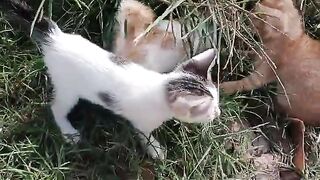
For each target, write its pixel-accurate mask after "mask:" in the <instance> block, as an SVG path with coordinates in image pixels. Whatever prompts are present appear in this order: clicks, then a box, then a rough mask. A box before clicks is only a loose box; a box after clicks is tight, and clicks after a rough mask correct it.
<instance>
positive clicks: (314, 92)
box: [220, 0, 320, 170]
mask: <svg viewBox="0 0 320 180" xmlns="http://www.w3.org/2000/svg"><path fill="white" fill-rule="evenodd" d="M254 12H255V13H256V15H257V16H255V15H252V17H251V20H252V22H253V25H254V28H255V30H256V31H257V33H258V34H259V36H260V37H261V40H262V43H263V46H264V52H265V54H266V55H267V56H263V53H261V54H260V57H258V56H257V57H256V58H255V59H256V60H257V61H256V63H255V72H253V73H252V74H251V75H249V76H248V77H245V78H243V79H241V80H239V81H230V82H224V83H222V84H221V86H220V88H221V89H223V90H224V92H226V93H228V94H232V93H235V92H237V91H239V92H241V91H248V90H253V89H256V88H259V87H261V86H263V85H265V84H267V83H270V82H272V81H277V82H278V87H277V89H278V90H277V91H278V95H277V103H278V105H279V110H281V111H282V112H284V113H286V114H287V115H288V116H289V117H291V118H292V119H291V120H293V123H292V125H294V126H295V128H297V127H300V128H299V129H298V131H296V132H297V133H298V134H299V133H300V135H301V136H303V132H304V125H303V123H305V124H308V125H314V126H319V125H320V42H319V41H316V40H313V39H311V38H310V37H309V36H308V35H307V34H306V33H305V30H304V26H303V23H302V21H301V19H302V17H301V16H300V14H299V12H298V10H297V9H296V8H295V7H294V5H293V2H292V0H281V1H280V0H262V1H260V3H258V4H256V6H255V8H254ZM259 12H261V14H258V13H259ZM267 57H269V58H267ZM273 63H274V64H273ZM301 121H303V123H302V122H301ZM300 135H297V137H300ZM299 139H300V140H299ZM294 142H295V143H296V146H297V147H296V148H297V149H296V155H295V158H294V163H295V165H296V168H297V169H299V170H303V169H304V151H303V149H304V147H303V146H304V142H303V138H298V140H294Z"/></svg>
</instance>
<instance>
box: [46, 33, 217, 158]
mask: <svg viewBox="0 0 320 180" xmlns="http://www.w3.org/2000/svg"><path fill="white" fill-rule="evenodd" d="M47 40H48V43H44V44H43V46H42V49H43V54H44V61H45V63H46V65H47V67H48V73H49V74H50V76H51V79H52V82H53V84H54V87H55V98H54V101H53V104H52V112H53V115H54V118H55V121H56V123H57V125H58V126H59V128H60V130H61V132H62V134H63V135H64V136H65V137H66V139H67V140H72V141H75V142H77V141H79V133H78V131H77V130H76V129H74V128H73V127H72V125H71V124H70V122H69V121H68V120H67V114H68V113H69V111H70V110H71V108H72V107H73V106H74V105H75V104H76V103H77V101H78V99H79V98H83V99H87V100H89V101H91V102H92V103H95V104H98V105H101V106H102V107H105V108H107V109H110V110H112V111H113V112H115V113H116V114H119V115H121V116H123V117H125V118H127V119H128V120H129V121H130V122H131V123H132V124H133V126H134V127H135V128H137V129H138V130H139V131H141V133H143V136H142V135H141V136H140V138H141V142H142V143H143V144H145V145H146V148H147V151H148V153H149V154H150V155H151V156H152V157H153V158H156V157H158V158H164V152H163V151H162V149H161V148H160V147H155V148H153V146H159V145H160V144H159V142H157V141H156V140H155V139H154V138H153V137H152V135H151V132H152V131H153V130H154V129H156V128H158V127H159V126H160V125H161V124H162V123H163V122H164V121H166V120H169V119H170V118H172V117H174V116H176V113H175V112H174V111H173V110H172V109H171V108H170V106H169V103H168V100H167V95H166V89H165V88H166V87H165V85H166V83H167V82H168V81H169V80H171V79H174V78H178V77H180V76H182V75H183V73H182V72H172V73H169V74H160V73H157V72H154V71H151V70H147V69H145V68H143V67H141V66H139V65H136V64H133V63H131V64H127V65H120V66H119V65H117V64H115V63H113V62H112V61H111V60H110V57H111V56H113V54H111V53H109V52H107V51H105V50H103V49H101V48H100V47H98V46H97V45H95V44H93V43H91V42H90V41H88V40H86V39H84V38H82V37H81V36H79V35H72V34H66V33H63V32H61V31H60V29H59V28H58V27H56V28H55V29H54V30H53V31H52V33H51V34H49V37H48V39H47ZM100 92H105V93H107V94H109V95H111V96H112V97H115V99H116V103H115V104H113V105H112V106H107V105H106V103H105V102H103V101H102V100H101V99H100V98H99V96H98V93H100ZM213 93H216V92H214V91H213ZM216 95H217V94H215V96H216ZM186 103H188V102H186ZM212 103H213V106H212V107H210V110H209V113H212V114H210V115H205V116H204V117H206V118H210V119H206V121H209V120H210V121H211V120H213V119H214V118H215V117H217V116H219V114H220V110H219V107H218V102H215V101H212ZM205 114H207V113H205ZM190 122H202V120H201V121H200V120H199V121H195V120H194V121H192V120H190ZM149 136H150V139H152V142H151V145H152V146H151V145H148V143H147V142H148V138H147V137H149Z"/></svg>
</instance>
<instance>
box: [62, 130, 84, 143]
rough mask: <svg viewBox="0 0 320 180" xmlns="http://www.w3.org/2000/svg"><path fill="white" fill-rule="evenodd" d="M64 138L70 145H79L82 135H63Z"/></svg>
mask: <svg viewBox="0 0 320 180" xmlns="http://www.w3.org/2000/svg"><path fill="white" fill-rule="evenodd" d="M63 138H64V140H65V141H66V143H68V144H77V143H78V142H79V141H80V138H81V136H80V133H79V132H77V133H73V134H63Z"/></svg>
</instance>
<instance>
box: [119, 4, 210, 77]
mask: <svg viewBox="0 0 320 180" xmlns="http://www.w3.org/2000/svg"><path fill="white" fill-rule="evenodd" d="M155 19H156V15H155V13H154V12H153V10H152V9H151V8H150V7H148V6H146V5H144V4H142V3H141V2H139V1H136V0H123V1H122V2H121V4H120V9H119V12H118V17H117V20H118V23H119V24H118V27H117V28H118V29H117V33H116V38H115V45H114V53H115V54H116V55H118V56H121V57H125V58H126V59H128V60H130V61H133V62H135V63H138V64H140V65H142V66H144V67H145V68H147V69H150V70H153V71H157V72H161V73H163V72H170V71H172V70H173V69H174V68H175V67H176V66H177V65H178V64H179V63H181V62H182V61H184V60H186V59H187V58H188V52H190V47H189V46H188V45H187V43H184V42H183V39H182V35H183V33H182V32H183V27H182V25H181V24H180V23H179V22H178V21H175V20H172V21H169V20H162V21H160V22H159V23H158V24H157V25H156V26H155V27H154V28H152V29H151V30H150V31H149V32H148V33H147V34H146V35H145V36H143V37H141V38H139V40H138V41H137V42H134V40H135V39H136V38H137V37H138V36H139V35H140V34H141V33H143V32H144V31H145V30H146V29H147V27H148V26H149V25H150V24H152V23H153V22H154V21H155ZM190 40H191V41H192V52H202V51H204V50H205V49H208V48H210V47H212V45H211V44H210V43H209V42H207V41H206V42H205V43H203V42H202V41H201V42H200V34H198V33H197V32H196V31H195V32H193V33H191V34H190Z"/></svg>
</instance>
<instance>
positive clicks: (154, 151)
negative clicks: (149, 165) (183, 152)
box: [147, 145, 166, 160]
mask: <svg viewBox="0 0 320 180" xmlns="http://www.w3.org/2000/svg"><path fill="white" fill-rule="evenodd" d="M147 153H148V154H149V155H150V156H151V157H152V159H159V160H164V159H165V157H166V149H165V148H164V147H161V146H152V145H150V146H148V147H147Z"/></svg>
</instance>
